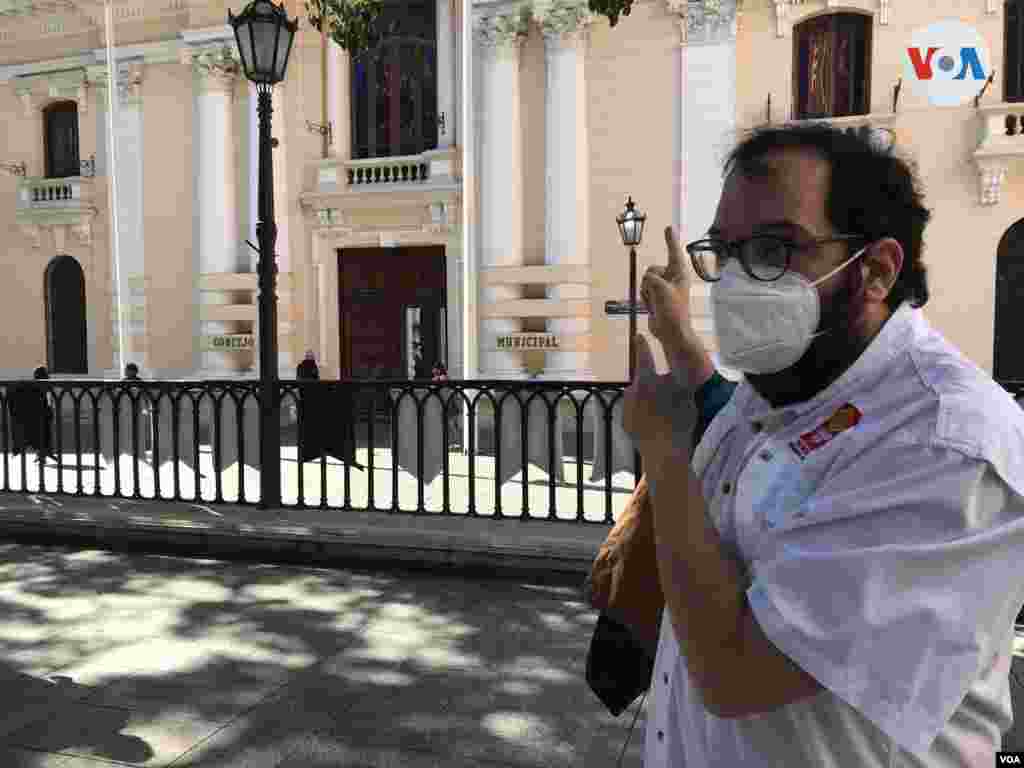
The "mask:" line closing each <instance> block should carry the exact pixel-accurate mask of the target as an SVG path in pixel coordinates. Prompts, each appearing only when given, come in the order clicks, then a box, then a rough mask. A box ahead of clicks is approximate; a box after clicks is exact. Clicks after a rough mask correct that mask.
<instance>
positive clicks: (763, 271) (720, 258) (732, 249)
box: [686, 235, 868, 283]
mask: <svg viewBox="0 0 1024 768" xmlns="http://www.w3.org/2000/svg"><path fill="white" fill-rule="evenodd" d="M846 241H862V242H867V241H868V238H866V237H864V236H863V235H833V236H832V237H823V238H818V239H816V240H810V241H807V242H804V243H796V242H794V241H793V240H790V239H789V238H785V237H779V236H778V235H754V236H753V237H748V238H747V239H745V240H733V241H728V240H722V239H720V238H716V237H709V238H705V239H703V240H695V241H694V242H692V243H688V244H687V246H686V252H687V253H688V254H690V260H691V261H692V262H693V268H694V269H695V270H696V272H697V275H698V276H699V277H700V279H701V280H704V281H705V282H708V283H715V282H718V281H719V280H721V279H722V270H723V269H724V268H725V265H726V263H727V262H728V261H729V259H731V258H737V259H739V262H740V265H741V266H742V267H743V271H744V272H746V273H747V274H748V275H750V276H751V277H752V278H754V279H755V280H760V281H762V282H766V283H770V282H772V281H774V280H778V279H779V278H780V277H782V276H783V275H784V274H786V272H788V271H789V268H790V265H791V264H792V261H793V254H794V253H796V252H798V251H805V250H807V249H808V248H814V247H816V246H819V245H825V244H827V243H840V242H846Z"/></svg>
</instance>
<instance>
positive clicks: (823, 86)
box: [793, 13, 871, 120]
mask: <svg viewBox="0 0 1024 768" xmlns="http://www.w3.org/2000/svg"><path fill="white" fill-rule="evenodd" d="M793 104H794V107H795V114H794V118H795V119H797V120H806V119H811V118H822V117H842V116H844V115H866V114H867V113H868V111H869V110H870V107H871V17H870V16H865V15H863V14H860V13H832V14H828V15H825V16H816V17H814V18H812V19H808V20H807V21H804V22H801V23H800V24H797V25H796V27H794V29H793Z"/></svg>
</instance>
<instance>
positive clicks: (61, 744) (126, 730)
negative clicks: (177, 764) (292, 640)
mask: <svg viewBox="0 0 1024 768" xmlns="http://www.w3.org/2000/svg"><path fill="white" fill-rule="evenodd" d="M220 727H221V726H220V725H219V724H217V723H209V722H203V721H198V720H186V719H174V718H169V717H160V716H158V717H148V716H145V715H141V714H137V713H132V712H128V711H126V710H121V709H114V708H110V707H93V706H89V705H86V704H76V705H75V708H74V709H73V710H68V711H66V713H64V716H60V717H57V718H55V719H53V720H50V721H48V722H44V723H36V724H34V725H30V726H28V727H27V728H25V729H23V730H21V731H19V732H18V733H15V734H12V735H11V737H10V738H9V742H10V743H11V744H12V745H14V746H18V747H23V748H29V749H38V750H47V751H51V752H59V753H61V754H64V755H76V756H80V757H93V758H102V759H104V760H110V761H115V762H119V763H128V764H129V765H138V766H147V767H149V766H152V767H153V768H164V767H165V766H167V765H169V764H170V763H171V762H172V761H173V760H174V759H175V758H177V757H178V756H180V755H181V754H183V753H184V752H187V751H188V750H189V749H191V748H192V747H194V746H195V745H196V744H198V743H200V742H201V741H203V740H204V739H206V738H207V737H208V736H210V735H211V734H213V733H214V732H215V731H217V730H218V729H219V728H220Z"/></svg>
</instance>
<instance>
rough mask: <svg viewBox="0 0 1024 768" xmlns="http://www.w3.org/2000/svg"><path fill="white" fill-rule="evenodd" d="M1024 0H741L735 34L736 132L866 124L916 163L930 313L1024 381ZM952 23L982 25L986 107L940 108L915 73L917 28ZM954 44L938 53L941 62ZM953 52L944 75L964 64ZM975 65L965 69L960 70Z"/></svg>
mask: <svg viewBox="0 0 1024 768" xmlns="http://www.w3.org/2000/svg"><path fill="white" fill-rule="evenodd" d="M1022 9H1024V4H1022V3H1021V2H1019V0H1008V1H1007V2H1004V1H1003V0H970V1H969V2H961V3H933V2H924V0H921V1H919V2H918V1H908V0H896V1H895V2H893V1H892V0H880V1H879V0H845V1H844V2H837V1H834V0H813V1H808V2H792V1H791V0H775V1H774V2H767V1H766V0H746V1H745V2H744V4H743V9H742V13H741V16H740V22H739V28H738V33H737V42H736V48H737V53H736V56H737V58H736V72H737V77H736V109H737V111H736V122H737V127H738V128H740V129H745V128H751V127H754V126H756V125H759V124H763V123H765V122H768V121H771V122H782V121H785V120H799V119H832V121H833V122H835V123H836V124H838V125H841V126H845V127H852V128H858V127H860V126H863V125H868V126H871V127H873V128H875V129H877V132H876V135H877V136H878V137H879V140H882V141H887V142H889V141H891V142H893V143H894V145H895V147H894V148H895V150H896V151H898V152H901V153H904V154H905V155H906V156H907V157H909V158H910V159H912V160H913V161H914V162H915V163H916V165H917V168H918V171H919V174H920V178H921V181H922V184H923V187H924V190H925V195H926V199H927V202H928V205H929V207H930V208H931V209H932V212H933V219H932V221H931V223H930V224H929V226H928V230H927V234H926V242H925V253H924V258H925V262H926V264H927V266H928V270H929V275H930V288H931V294H932V295H931V300H930V301H929V303H928V305H927V306H926V308H925V314H926V315H927V317H928V318H929V320H930V321H931V322H932V323H933V324H934V325H935V326H936V327H937V328H938V329H939V330H940V331H941V332H942V333H943V334H944V335H945V336H946V337H947V338H948V339H950V341H952V342H953V343H954V344H956V345H957V346H958V347H959V348H960V349H961V350H962V351H963V353H964V354H965V355H966V356H967V357H968V358H970V359H971V360H972V361H974V362H975V363H976V364H977V365H979V366H981V367H982V368H984V369H985V370H987V371H990V372H992V373H993V374H994V375H995V376H996V378H998V379H1001V380H1020V379H1024V355H1022V354H1021V352H1020V349H1019V347H1020V342H1019V340H1018V339H1019V336H1018V333H1019V328H1020V317H1021V315H1020V314H1019V313H1020V309H1019V308H1018V307H1019V306H1020V299H1021V298H1024V282H1022V279H1021V269H1020V267H1019V266H1018V265H1019V264H1021V263H1024V224H1022V221H1024V220H1022V218H1021V217H1022V216H1024V131H1022V126H1024V123H1022V122H1021V120H1022V118H1024V103H1022V102H1024V89H1022V85H1024V83H1022V74H1024V71H1022V61H1021V46H1022V44H1024V27H1022V18H1021V14H1022ZM948 20H952V21H954V22H959V23H960V24H963V25H966V26H968V27H970V28H971V29H973V30H976V32H977V34H978V35H979V37H980V38H981V40H982V42H983V46H984V48H987V52H988V58H989V61H988V66H987V68H985V71H984V73H983V74H984V75H985V77H983V78H981V79H977V78H975V83H976V88H974V89H973V90H974V91H976V93H977V94H980V98H978V100H977V104H975V102H974V99H973V98H971V99H967V100H966V101H965V102H964V103H962V104H960V105H949V106H937V105H935V104H934V103H933V100H932V98H931V97H930V95H929V93H930V92H929V90H928V89H927V88H926V87H922V83H921V82H919V81H915V77H914V76H912V74H913V75H916V72H914V71H913V70H911V71H908V59H909V56H910V54H908V48H913V47H922V51H921V55H923V56H926V55H927V51H926V50H924V49H923V48H925V47H927V46H925V45H924V44H923V43H921V41H922V40H923V39H924V38H922V37H921V32H920V30H921V29H922V28H924V27H929V25H933V24H935V23H937V22H941V21H948ZM925 37H926V36H925ZM927 45H932V42H931V41H929V42H928V44H927ZM934 45H935V46H936V47H940V46H942V45H948V43H944V42H943V41H941V40H939V41H935V43H934ZM844 51H849V52H850V53H849V55H846V54H845V53H844ZM945 53H946V52H945V51H943V50H939V51H937V52H936V55H935V58H934V61H935V63H936V64H938V63H939V62H940V57H942V56H943V55H945ZM952 54H953V56H952V59H953V61H952V64H954V65H955V66H954V67H953V68H952V69H949V70H947V71H946V76H947V77H952V76H953V73H957V74H959V73H960V71H962V70H963V69H964V67H963V61H962V60H961V59H960V57H958V56H957V55H956V54H957V51H955V50H953V51H952ZM947 66H948V64H947ZM940 74H941V73H940V72H939V69H938V68H936V69H935V77H939V76H940ZM976 74H977V73H974V72H972V71H971V70H970V68H968V69H967V72H966V75H965V79H966V80H967V81H968V82H970V80H971V79H972V76H974V75H976ZM989 78H991V82H989V84H988V85H987V86H986V82H988V81H989ZM965 87H969V86H965ZM983 89H984V90H983ZM931 93H934V91H932V92H931ZM707 224H710V221H709V222H707ZM707 224H705V226H707Z"/></svg>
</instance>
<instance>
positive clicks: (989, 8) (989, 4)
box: [985, 0, 999, 14]
mask: <svg viewBox="0 0 1024 768" xmlns="http://www.w3.org/2000/svg"><path fill="white" fill-rule="evenodd" d="M985 13H989V14H995V13H999V0H986V1H985Z"/></svg>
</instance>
